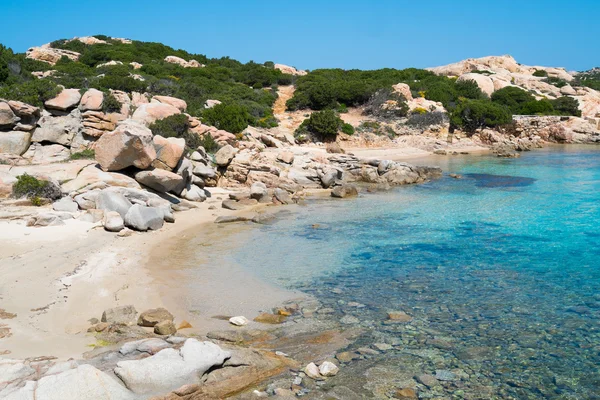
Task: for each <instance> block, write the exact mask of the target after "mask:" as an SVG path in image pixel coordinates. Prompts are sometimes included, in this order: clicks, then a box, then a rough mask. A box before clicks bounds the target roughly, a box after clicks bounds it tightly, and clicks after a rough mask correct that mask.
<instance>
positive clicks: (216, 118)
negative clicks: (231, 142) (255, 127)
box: [202, 103, 254, 133]
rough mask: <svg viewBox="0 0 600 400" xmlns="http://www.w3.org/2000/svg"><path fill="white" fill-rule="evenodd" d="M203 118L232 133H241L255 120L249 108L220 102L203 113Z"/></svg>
mask: <svg viewBox="0 0 600 400" xmlns="http://www.w3.org/2000/svg"><path fill="white" fill-rule="evenodd" d="M202 119H203V121H204V122H206V123H207V124H209V125H212V126H215V127H217V128H218V129H223V130H226V131H227V132H231V133H240V132H242V131H243V130H244V129H246V128H247V127H248V125H249V124H250V123H253V122H254V118H252V116H251V115H250V113H249V112H248V110H247V109H246V108H244V107H242V106H240V105H239V104H235V103H233V104H225V103H222V104H218V105H216V106H214V107H213V108H209V109H208V110H206V111H204V113H203V114H202Z"/></svg>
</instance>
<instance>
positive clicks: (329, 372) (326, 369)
mask: <svg viewBox="0 0 600 400" xmlns="http://www.w3.org/2000/svg"><path fill="white" fill-rule="evenodd" d="M339 371H340V369H339V368H338V366H337V365H335V364H334V363H332V362H331V361H325V362H324V363H323V364H321V365H319V373H320V374H321V375H323V376H335V375H337V373H338V372H339Z"/></svg>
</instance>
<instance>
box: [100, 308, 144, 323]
mask: <svg viewBox="0 0 600 400" xmlns="http://www.w3.org/2000/svg"><path fill="white" fill-rule="evenodd" d="M136 315H137V311H136V310H135V307H133V306H131V305H128V306H120V307H114V308H109V309H107V310H104V312H103V313H102V318H101V321H102V322H109V323H114V324H125V325H131V324H133V323H134V322H135V316H136Z"/></svg>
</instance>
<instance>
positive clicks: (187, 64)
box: [165, 56, 204, 68]
mask: <svg viewBox="0 0 600 400" xmlns="http://www.w3.org/2000/svg"><path fill="white" fill-rule="evenodd" d="M165 61H166V62H168V63H171V64H178V65H181V66H182V67H183V68H201V67H204V65H202V64H200V63H199V62H198V61H196V60H190V61H185V60H184V59H183V58H181V57H177V56H166V57H165Z"/></svg>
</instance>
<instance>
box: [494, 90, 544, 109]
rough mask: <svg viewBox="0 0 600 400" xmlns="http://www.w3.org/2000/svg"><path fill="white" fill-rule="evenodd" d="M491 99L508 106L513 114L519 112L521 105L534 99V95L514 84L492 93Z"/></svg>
mask: <svg viewBox="0 0 600 400" xmlns="http://www.w3.org/2000/svg"><path fill="white" fill-rule="evenodd" d="M492 101H493V102H494V103H496V104H499V105H503V106H506V107H508V108H509V109H510V110H511V112H512V113H513V114H521V111H522V108H523V105H524V104H526V103H530V102H533V101H536V100H535V97H534V96H533V95H532V94H531V93H529V92H526V91H525V90H522V89H520V88H518V87H515V86H507V87H505V88H502V89H499V90H496V91H495V92H494V93H493V94H492Z"/></svg>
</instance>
